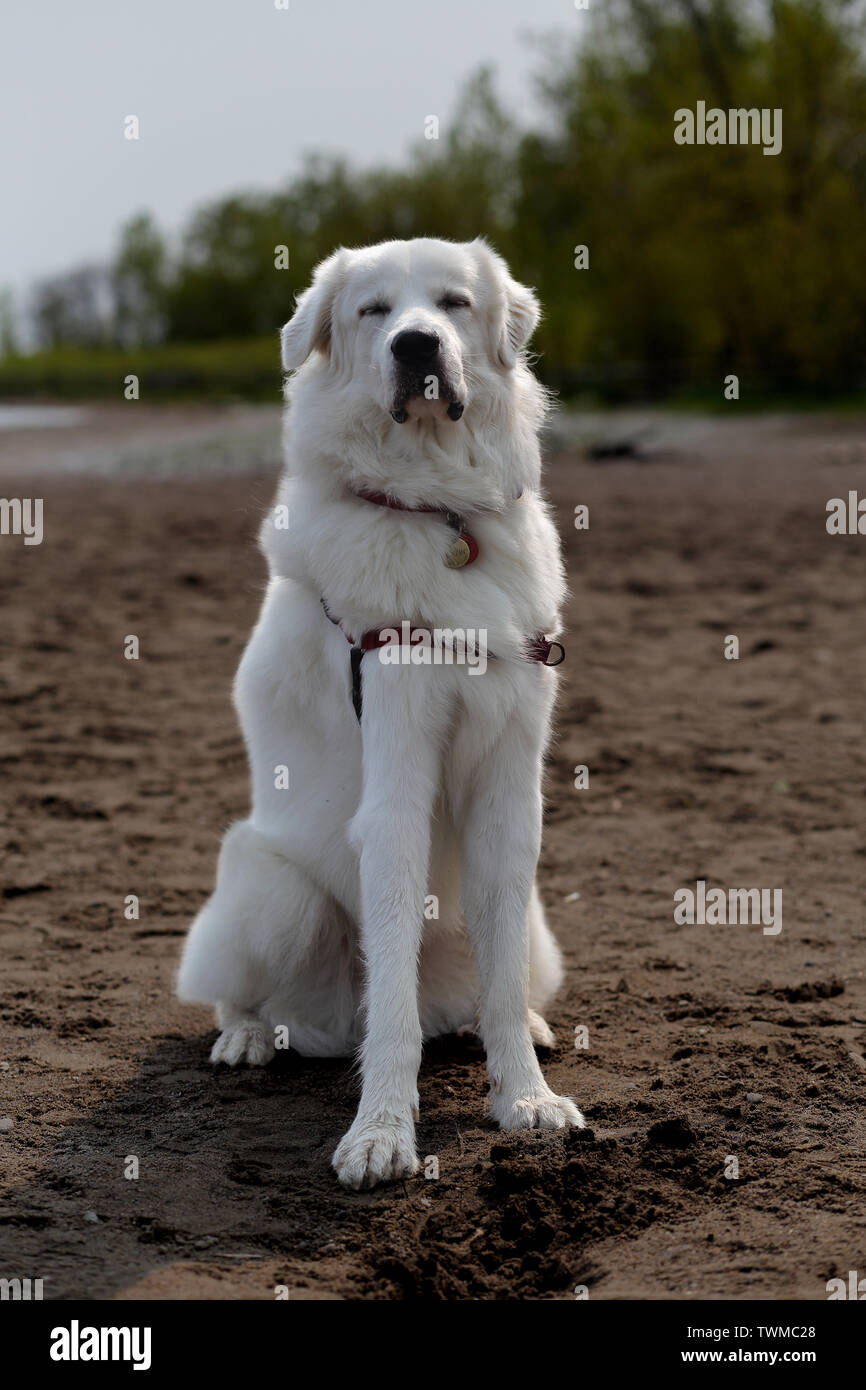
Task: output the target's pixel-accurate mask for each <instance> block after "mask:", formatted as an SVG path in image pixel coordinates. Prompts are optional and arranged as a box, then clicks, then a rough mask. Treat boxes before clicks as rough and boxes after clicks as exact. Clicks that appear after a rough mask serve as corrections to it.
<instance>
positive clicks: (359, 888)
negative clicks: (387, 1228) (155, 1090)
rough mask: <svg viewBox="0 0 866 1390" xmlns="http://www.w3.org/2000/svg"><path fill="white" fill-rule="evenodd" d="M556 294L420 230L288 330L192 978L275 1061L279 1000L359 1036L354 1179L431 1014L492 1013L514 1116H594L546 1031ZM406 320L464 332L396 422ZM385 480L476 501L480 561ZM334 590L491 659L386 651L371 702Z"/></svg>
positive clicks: (228, 1058)
mask: <svg viewBox="0 0 866 1390" xmlns="http://www.w3.org/2000/svg"><path fill="white" fill-rule="evenodd" d="M537 319H538V305H537V302H536V300H535V296H534V295H533V293H532V292H531V291H530V290H528V289H526V288H524V287H523V286H521V285H518V284H517V283H515V281H514V280H512V278H511V276H510V275H509V273H508V270H507V268H506V266H505V264H504V262H503V261H502V260H501V258H500V257H499V256H497V255H496V254H495V253H494V252H493V251H491V250H490V248H489V247H488V246H487V245H486V243H484V242H483V241H475V242H472V243H468V244H463V245H457V244H452V243H448V242H443V241H434V240H427V239H424V240H416V241H409V242H388V243H385V244H383V245H380V246H374V247H370V248H366V249H363V250H352V251H350V250H345V249H340V250H339V251H337V252H335V254H334V255H332V256H331V257H330V258H329V259H328V260H326V261H325V262H323V264H322V265H320V266H319V268H318V270H317V271H316V274H315V277H314V279H313V283H312V286H311V288H309V289H308V290H307V291H306V292H305V293H304V294H303V295H302V296H301V297H300V299H299V301H298V304H297V308H296V312H295V314H294V316H293V317H292V319H291V320H290V321H289V323H288V324H287V325H286V327H285V328H284V329H283V336H282V343H283V362H284V366H285V368H286V369H287V371H288V372H290V373H291V375H290V377H289V380H288V385H287V392H286V395H287V401H288V408H287V411H286V424H285V451H286V471H285V475H284V477H283V479H282V481H281V484H280V489H279V493H278V498H277V501H278V504H286V505H287V506H288V508H289V526H288V529H278V528H277V526H276V525H275V524H274V516H275V514H272V515H269V516H268V517H267V518H266V519H265V522H264V524H263V527H262V532H261V544H262V548H263V551H264V553H265V555H266V557H267V560H268V564H269V568H270V582H269V585H268V590H267V594H266V597H265V600H264V605H263V607H262V611H261V614H260V617H259V620H258V623H257V625H256V627H255V630H254V632H253V634H252V638H251V640H250V643H249V645H248V647H247V649H246V652H245V654H244V657H243V660H242V661H241V665H240V669H239V671H238V675H237V680H236V684H235V702H236V706H237V710H238V715H239V718H240V722H241V726H242V728H243V732H244V736H245V739H246V743H247V748H248V752H249V760H250V767H251V773H252V812H251V814H250V816H249V818H248V819H247V820H244V821H241V822H239V823H237V824H235V825H233V826H232V827H231V828H230V829H229V831H228V833H227V834H226V837H225V840H224V843H223V846H222V851H221V854H220V860H219V867H218V871H217V882H216V889H215V891H214V893H213V895H212V897H211V898H210V900H209V901H208V903H207V904H206V905H205V907H204V908H203V909H202V911H201V912H200V913H199V915H198V917H197V918H196V920H195V922H194V923H193V926H192V929H191V931H190V934H189V937H188V939H187V942H186V947H185V950H184V955H183V960H182V964H181V967H180V974H179V979H178V992H179V994H180V995H181V997H182V998H185V999H189V1000H197V1001H202V1002H209V1003H212V1004H215V1005H216V1008H217V1017H218V1022H219V1026H220V1029H221V1033H220V1036H219V1038H218V1040H217V1042H216V1044H215V1046H214V1049H213V1053H212V1060H213V1061H214V1062H227V1063H229V1064H231V1065H234V1064H236V1063H238V1062H244V1061H245V1062H248V1063H252V1064H263V1063H265V1062H267V1061H268V1060H269V1059H270V1058H271V1057H272V1056H273V1053H274V1033H275V1029H276V1028H278V1027H280V1026H284V1027H286V1028H287V1029H288V1035H289V1039H290V1045H291V1046H292V1047H294V1048H295V1049H297V1051H298V1052H300V1053H302V1054H304V1055H305V1056H320V1057H331V1056H342V1055H345V1054H351V1053H353V1052H355V1051H356V1050H359V1051H360V1063H361V1071H362V1090H361V1098H360V1103H359V1107H358V1113H357V1116H356V1118H355V1121H354V1123H353V1124H352V1126H351V1128H350V1129H349V1131H348V1133H347V1134H346V1135H345V1136H344V1138H343V1140H342V1141H341V1143H340V1144H339V1146H338V1148H337V1151H336V1153H335V1154H334V1160H333V1161H334V1167H335V1169H336V1172H337V1175H338V1177H339V1179H340V1181H341V1182H342V1183H344V1184H345V1185H346V1186H348V1187H352V1188H360V1187H366V1186H371V1185H373V1184H374V1183H376V1182H379V1181H382V1180H386V1179H391V1178H399V1177H405V1176H407V1175H410V1174H412V1173H414V1172H415V1171H416V1170H417V1167H418V1160H417V1157H416V1152H415V1133H414V1131H415V1119H416V1118H417V1113H418V1089H417V1075H418V1067H419V1063H420V1060H421V1047H422V1040H423V1039H424V1038H428V1037H433V1036H435V1035H437V1034H442V1033H448V1032H453V1031H456V1030H458V1029H460V1028H461V1027H466V1026H467V1025H474V1026H476V1027H477V1028H478V1029H479V1031H480V1034H481V1037H482V1039H483V1042H484V1045H485V1048H486V1052H487V1065H488V1070H489V1075H490V1095H491V1107H492V1112H493V1115H494V1116H495V1118H496V1119H497V1120H498V1122H499V1123H500V1125H501V1126H502V1127H503V1128H505V1129H514V1128H527V1127H532V1126H539V1127H543V1128H554V1127H556V1128H558V1127H561V1126H564V1125H580V1124H582V1123H583V1121H582V1118H581V1115H580V1112H579V1111H578V1110H577V1108H576V1107H575V1105H574V1104H573V1102H572V1101H571V1100H570V1099H567V1098H565V1097H561V1096H557V1095H554V1093H553V1092H552V1091H551V1090H550V1088H549V1087H548V1086H547V1084H546V1082H545V1081H544V1078H543V1076H542V1073H541V1070H540V1068H539V1065H538V1060H537V1058H536V1055H535V1051H534V1048H533V1040H535V1041H537V1042H540V1043H547V1044H549V1043H550V1042H551V1041H552V1035H551V1033H550V1030H549V1028H548V1027H547V1024H546V1023H545V1022H544V1019H543V1018H542V1017H541V1016H540V1011H541V1010H542V1009H543V1008H544V1007H545V1005H546V1004H547V1003H548V1001H549V1000H550V999H551V997H552V995H553V993H554V992H555V990H556V989H557V988H558V986H559V983H560V979H561V973H562V972H561V964H560V955H559V950H558V947H557V945H556V943H555V941H554V939H553V937H552V936H551V934H550V932H549V930H548V927H547V925H546V923H545V920H544V913H543V911H542V907H541V903H540V900H539V897H538V892H537V890H536V887H535V870H536V861H537V858H538V852H539V845H540V838H541V764H542V755H543V751H544V747H545V744H546V742H547V738H548V732H549V723H550V716H551V708H552V705H553V701H554V694H555V686H556V676H555V673H554V671H553V670H550V669H548V668H545V667H543V666H541V665H539V664H537V663H534V662H530V661H527V660H525V659H524V658H523V655H522V644H523V641H524V639H525V637H526V636H527V635H528V634H533V633H537V632H544V633H546V634H547V635H548V636H552V635H554V634H555V633H556V631H557V628H558V623H559V607H560V602H561V599H562V595H563V574H562V566H561V560H560V552H559V544H558V538H557V535H556V532H555V529H554V526H553V524H552V522H551V519H550V516H549V514H548V511H547V508H546V506H545V504H544V502H543V501H542V499H541V497H540V495H539V478H540V456H539V448H538V439H537V435H538V429H539V425H540V423H541V421H542V418H543V414H544V409H545V398H544V393H543V390H542V388H541V387H540V386H539V384H538V383H537V382H536V380H535V378H534V377H533V375H532V373H531V372H530V370H529V368H528V367H527V365H526V362H525V353H524V349H525V346H526V343H527V342H528V340H529V338H530V336H531V334H532V331H533V329H534V327H535V325H536V322H537ZM406 329H409V330H415V331H417V330H423V331H427V332H436V333H437V334H438V335H439V339H440V344H441V346H440V351H439V355H438V357H437V360H436V364H435V375H436V379H437V383H438V384H439V385H440V386H441V392H442V394H441V398H440V399H438V400H437V399H434V400H427V399H425V398H424V396H423V395H418V394H415V395H411V397H410V398H409V399H408V400H405V407H406V411H407V413H408V419H407V420H406V421H405V423H402V424H401V423H397V421H396V420H395V418H393V417H392V414H391V411H392V409H393V406H394V403H395V401H399V400H402V399H403V397H402V396H401V395H400V391H401V385H400V370H401V368H400V364H399V363H397V362H396V360H395V358H394V355H393V353H392V351H391V345H392V343H393V340H394V337H395V335H396V334H397V333H399V332H400V331H402V330H406ZM403 396H405V390H404V392H403ZM449 401H450V402H453V401H459V402H460V403H461V404H463V405H464V407H465V410H464V414H463V418H462V419H459V420H454V419H450V418H448V415H447V414H446V410H447V405H448V403H449ZM361 487H366V488H368V489H374V490H381V491H387V492H389V493H391V494H393V495H394V496H395V497H399V498H400V499H401V500H402V501H403V502H405V503H407V504H411V505H417V504H422V503H424V504H429V505H434V506H444V507H447V508H449V509H452V510H454V511H456V512H459V513H461V514H462V515H464V516H465V517H466V518H467V523H468V525H469V529H470V530H471V531H472V533H473V535H474V536H475V537H476V539H477V541H478V543H479V547H480V555H479V559H478V561H477V562H476V563H475V564H473V565H470V566H468V567H466V568H464V569H461V570H453V569H449V568H447V567H446V566H445V564H444V563H443V557H444V555H445V553H446V551H447V549H448V547H449V545H450V544H451V542H452V540H453V532H451V531H449V529H448V526H447V525H446V524H445V522H444V521H443V519H442V517H441V516H437V515H428V514H419V513H410V512H402V511H394V510H388V509H385V508H383V507H377V506H375V505H372V504H371V503H370V502H368V501H365V500H363V499H362V498H360V497H358V496H357V490H358V489H359V488H361ZM322 598H324V600H325V602H326V603H327V606H328V609H329V610H330V612H331V613H332V614H335V615H337V616H338V617H339V618H340V619H341V620H342V622H343V626H344V629H345V630H346V632H348V633H350V634H352V635H353V636H354V637H355V638H357V637H358V636H359V635H360V634H361V633H362V632H364V631H366V630H368V629H370V628H377V629H378V628H382V627H391V626H394V625H395V624H399V622H400V621H402V620H404V619H408V620H409V621H410V622H412V623H415V624H418V625H423V626H427V627H431V628H432V627H444V628H459V627H462V628H467V629H470V628H471V629H483V630H485V631H486V633H487V644H488V650H489V652H490V653H492V654H494V658H495V659H491V660H490V661H489V663H488V665H487V669H486V671H485V672H484V674H470V670H469V668H468V667H467V666H460V665H454V666H447V665H442V666H422V665H408V666H403V665H399V666H397V665H384V664H382V663H381V662H380V660H379V659H378V655H377V653H376V652H370V653H368V654H367V655H366V656H365V657H364V659H363V720H362V723H361V724H360V726H359V724H358V721H357V719H356V717H355V714H354V711H353V708H352V704H351V701H350V696H349V646H348V643H347V641H346V638H345V636H344V635H343V634H342V633H341V632H340V630H339V629H338V628H337V627H335V626H333V625H332V624H331V623H330V622H329V621H328V620H327V618H326V617H325V615H324V612H323V609H322V605H321V599H322ZM279 765H285V766H286V767H287V768H288V769H289V789H288V790H278V789H277V787H276V785H275V769H276V768H277V767H278V766H279ZM431 894H432V895H436V897H437V898H438V900H439V917H438V920H426V919H425V914H424V904H425V898H426V897H427V895H431Z"/></svg>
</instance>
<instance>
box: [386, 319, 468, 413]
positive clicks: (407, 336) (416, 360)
mask: <svg viewBox="0 0 866 1390" xmlns="http://www.w3.org/2000/svg"><path fill="white" fill-rule="evenodd" d="M441 347H442V340H441V339H440V337H439V334H438V333H435V332H433V331H432V330H427V329H419V328H407V329H404V330H403V332H402V333H398V334H396V336H395V337H394V339H393V341H392V343H391V352H392V354H393V356H394V360H395V361H396V362H397V364H398V377H397V383H398V384H397V394H396V399H395V401H394V406H393V408H392V410H391V418H392V419H393V420H396V422H397V424H398V425H403V424H405V423H406V421H407V420H408V418H409V412H408V410H407V409H406V407H405V402H406V401H408V400H411V399H412V397H413V396H423V395H424V394H425V391H426V386H427V381H428V380H429V378H430V377H431V376H435V377H436V379H437V381H438V382H439V387H440V391H441V394H442V396H443V397H444V399H445V400H446V401H447V402H448V407H447V411H446V414H447V416H448V419H449V420H459V419H460V418H461V416H462V414H463V410H464V405H463V402H462V401H458V400H456V399H455V397H454V392H453V388H452V387H451V384H450V382H449V381H448V379H447V377H446V376H445V375H444V374H443V371H442V367H441V362H440V361H439V354H440V349H441Z"/></svg>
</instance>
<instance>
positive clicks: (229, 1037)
mask: <svg viewBox="0 0 866 1390" xmlns="http://www.w3.org/2000/svg"><path fill="white" fill-rule="evenodd" d="M273 1055H274V1044H273V1040H272V1039H271V1038H270V1037H269V1036H268V1034H267V1033H266V1032H265V1029H264V1027H263V1026H262V1024H261V1023H259V1022H257V1021H256V1020H255V1019H246V1020H244V1021H243V1022H241V1023H232V1024H230V1026H229V1027H228V1028H224V1029H223V1031H222V1032H221V1033H220V1035H219V1037H218V1038H217V1040H216V1042H215V1043H214V1045H213V1047H212V1048H211V1054H210V1059H211V1061H212V1062H213V1063H214V1065H216V1064H217V1063H218V1062H224V1063H225V1064H226V1066H229V1067H237V1066H240V1064H241V1063H242V1062H246V1064H247V1066H250V1067H264V1066H267V1064H268V1062H270V1060H271V1058H272V1057H273Z"/></svg>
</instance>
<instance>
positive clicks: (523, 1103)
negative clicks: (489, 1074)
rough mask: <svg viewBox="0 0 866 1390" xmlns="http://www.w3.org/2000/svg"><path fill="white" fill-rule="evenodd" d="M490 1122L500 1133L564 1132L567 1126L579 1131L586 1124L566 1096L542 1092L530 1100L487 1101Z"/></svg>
mask: <svg viewBox="0 0 866 1390" xmlns="http://www.w3.org/2000/svg"><path fill="white" fill-rule="evenodd" d="M491 1109H492V1111H493V1118H494V1119H495V1120H496V1121H497V1123H498V1125H499V1128H500V1129H566V1128H567V1127H568V1126H570V1125H574V1126H576V1128H577V1129H583V1127H584V1125H585V1124H586V1121H585V1120H584V1118H583V1116H582V1115H581V1113H580V1111H579V1110H578V1108H577V1106H576V1105H575V1103H574V1101H573V1100H571V1099H570V1098H569V1097H568V1096H557V1095H554V1093H553V1091H549V1090H547V1089H546V1088H545V1090H544V1091H542V1092H540V1093H539V1094H537V1095H532V1096H519V1097H518V1098H517V1099H516V1100H506V1099H505V1098H504V1097H503V1096H501V1095H496V1096H493V1097H492V1099H491Z"/></svg>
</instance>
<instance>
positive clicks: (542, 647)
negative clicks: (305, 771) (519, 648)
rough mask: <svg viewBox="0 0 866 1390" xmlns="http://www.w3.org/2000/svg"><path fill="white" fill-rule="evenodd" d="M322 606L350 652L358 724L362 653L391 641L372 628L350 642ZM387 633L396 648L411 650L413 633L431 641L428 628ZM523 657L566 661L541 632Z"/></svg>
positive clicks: (399, 626)
mask: <svg viewBox="0 0 866 1390" xmlns="http://www.w3.org/2000/svg"><path fill="white" fill-rule="evenodd" d="M321 603H322V608H323V610H324V614H325V617H326V618H327V619H328V622H329V623H333V624H334V626H335V627H338V628H339V629H340V631H341V632H342V634H343V636H344V637H345V639H346V641H347V642H348V643H349V646H350V648H351V650H350V652H349V668H350V671H351V693H352V706H353V708H354V710H355V714H356V715H357V716H358V723H359V724H360V722H361V709H362V706H363V688H362V684H361V661H362V659H363V657H364V654H365V652H373V651H377V650H378V648H379V647H389V646H392V645H393V643H392V639H391V638H390V637H383V636H382V633H383V632H384V631H386V629H384V628H377V627H371V628H368V629H367V631H366V632H364V633H362V634H361V639H360V641H359V642H353V641H352V639H351V637H350V636H349V634H348V633H347V632H346V631H345V629H344V628H343V624H342V623H341V621H340V619H339V618H335V617H334V615H333V613H331V611H330V610H329V608H328V605H327V604H326V602H325V600H324V598H323V599H322V600H321ZM387 631H389V632H396V633H397V645H399V646H404V645H409V646H412V645H413V639H414V636H415V633H425V634H426V635H427V636H428V637H431V638H432V632H431V630H430V628H429V627H410V628H409V630H408V632H405V631H404V629H403V626H402V624H400V623H398V624H395V625H394V627H393V628H390V629H387ZM404 639H405V640H404ZM554 649H555V650H556V651H557V652H558V655H557V657H556V660H555V661H551V660H550V657H551V654H552V653H553V652H554ZM489 655H490V656H491V657H493V659H494V660H495V657H494V656H493V653H492V652H490V653H489ZM523 657H524V660H525V661H537V662H538V663H539V665H541V666H561V665H562V663H563V661H564V660H565V647H564V646H563V645H562V643H561V642H551V641H550V639H549V638H547V637H545V635H544V633H543V632H536V633H533V635H532V636H531V637H527V638H526V639H525V643H524V648H523Z"/></svg>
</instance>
